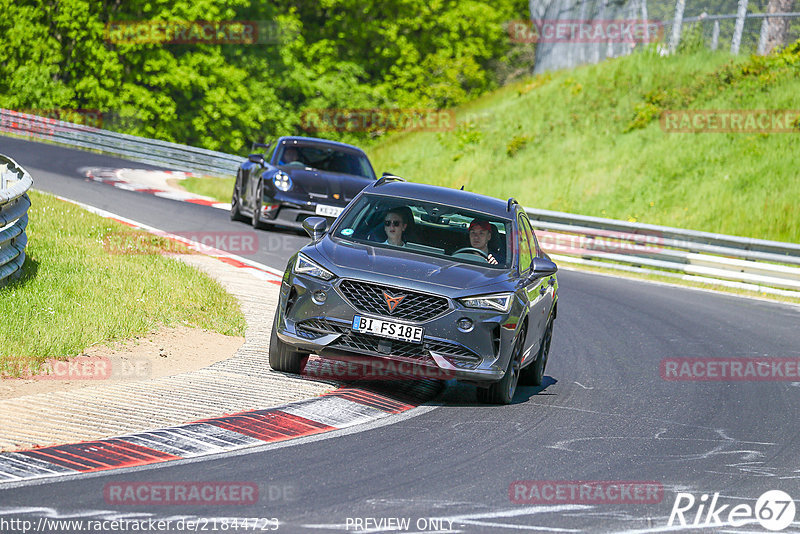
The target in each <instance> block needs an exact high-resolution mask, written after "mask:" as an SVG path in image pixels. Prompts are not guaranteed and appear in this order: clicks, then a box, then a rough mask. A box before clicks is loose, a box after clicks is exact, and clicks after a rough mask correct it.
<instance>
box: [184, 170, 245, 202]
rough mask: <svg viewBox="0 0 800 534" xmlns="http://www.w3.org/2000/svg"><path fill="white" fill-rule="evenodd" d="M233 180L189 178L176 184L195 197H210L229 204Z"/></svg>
mask: <svg viewBox="0 0 800 534" xmlns="http://www.w3.org/2000/svg"><path fill="white" fill-rule="evenodd" d="M235 181H236V179H235V178H220V177H215V176H203V177H198V176H190V177H188V178H186V179H184V180H181V181H180V182H178V183H179V184H180V185H181V186H182V187H183V188H184V189H186V190H187V191H189V192H190V193H194V194H195V195H204V196H207V197H211V198H213V199H215V200H218V201H219V202H230V201H231V194H232V193H233V184H234V182H235Z"/></svg>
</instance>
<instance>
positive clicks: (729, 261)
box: [526, 208, 800, 297]
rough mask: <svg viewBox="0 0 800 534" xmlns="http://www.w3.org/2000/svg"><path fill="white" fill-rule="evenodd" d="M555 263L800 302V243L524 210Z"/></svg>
mask: <svg viewBox="0 0 800 534" xmlns="http://www.w3.org/2000/svg"><path fill="white" fill-rule="evenodd" d="M526 212H527V213H528V216H529V217H530V219H531V222H532V223H533V226H534V227H535V228H536V235H537V237H538V238H539V242H540V246H541V247H542V249H544V250H545V251H546V252H547V253H548V254H549V255H550V256H551V257H552V258H553V259H554V260H555V261H557V262H563V263H567V264H575V265H586V266H594V267H603V268H608V269H616V270H622V271H629V272H638V273H645V274H658V275H661V276H667V277H670V278H680V279H683V280H690V281H695V282H704V283H709V284H716V285H724V286H728V287H732V288H737V289H745V290H751V291H758V292H761V293H769V294H775V295H784V296H792V297H800V244H795V243H782V242H779V241H767V240H764V239H752V238H747V237H738V236H729V235H723V234H713V233H709V232H697V231H694V230H684V229H681V228H670V227H668V226H656V225H652V224H642V223H631V222H626V221H618V220H613V219H601V218H598V217H589V216H585V215H575V214H571V213H560V212H556V211H547V210H539V209H531V208H526Z"/></svg>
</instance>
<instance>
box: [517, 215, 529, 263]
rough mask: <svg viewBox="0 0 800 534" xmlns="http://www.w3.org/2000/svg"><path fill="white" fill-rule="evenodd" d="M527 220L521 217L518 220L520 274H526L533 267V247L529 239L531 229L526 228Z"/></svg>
mask: <svg viewBox="0 0 800 534" xmlns="http://www.w3.org/2000/svg"><path fill="white" fill-rule="evenodd" d="M525 222H526V221H525V218H524V217H519V218H518V219H517V227H518V229H519V231H518V232H517V243H518V246H519V272H520V273H524V272H525V271H527V270H528V269H530V267H531V261H532V257H531V245H530V240H529V238H528V234H529V232H530V229H527V230H526V228H525Z"/></svg>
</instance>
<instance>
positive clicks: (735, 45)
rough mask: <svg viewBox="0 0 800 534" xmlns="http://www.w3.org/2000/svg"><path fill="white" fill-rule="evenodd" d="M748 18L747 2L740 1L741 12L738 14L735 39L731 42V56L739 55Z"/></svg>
mask: <svg viewBox="0 0 800 534" xmlns="http://www.w3.org/2000/svg"><path fill="white" fill-rule="evenodd" d="M746 16H747V0H739V10H738V11H737V12H736V26H735V27H734V29H733V39H732V40H731V54H733V55H736V54H738V53H739V48H740V47H741V46H742V32H743V31H744V19H745V17H746Z"/></svg>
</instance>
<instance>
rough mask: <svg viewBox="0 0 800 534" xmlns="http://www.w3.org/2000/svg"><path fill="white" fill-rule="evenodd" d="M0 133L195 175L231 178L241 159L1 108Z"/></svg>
mask: <svg viewBox="0 0 800 534" xmlns="http://www.w3.org/2000/svg"><path fill="white" fill-rule="evenodd" d="M0 131H1V132H7V133H12V134H16V135H24V136H28V137H35V138H38V139H46V140H49V141H54V142H57V143H61V144H64V145H67V146H71V147H78V148H88V149H92V150H100V151H102V152H106V153H109V154H115V155H118V156H122V157H125V158H128V159H131V160H134V161H140V162H142V163H149V164H151V165H157V166H166V167H169V168H170V169H175V170H181V171H190V172H196V173H205V174H214V175H221V176H234V175H235V174H236V170H237V169H238V167H239V164H240V163H241V162H242V161H244V158H243V157H241V156H236V155H233V154H226V153H224V152H216V151H214V150H206V149H205V148H197V147H192V146H187V145H180V144H178V143H170V142H169V141H158V140H155V139H147V138H146V137H138V136H135V135H128V134H121V133H117V132H112V131H109V130H103V129H101V128H94V127H91V126H86V125H83V124H75V123H72V122H66V121H61V120H57V119H52V118H49V117H40V116H38V115H31V114H28V113H21V112H19V111H13V110H9V109H2V108H0Z"/></svg>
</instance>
